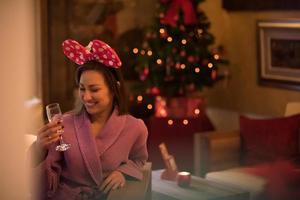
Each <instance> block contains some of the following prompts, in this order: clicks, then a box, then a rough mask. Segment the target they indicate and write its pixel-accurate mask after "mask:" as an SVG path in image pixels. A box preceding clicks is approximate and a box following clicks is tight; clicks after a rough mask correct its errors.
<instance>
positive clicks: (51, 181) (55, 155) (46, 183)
mask: <svg viewBox="0 0 300 200" xmlns="http://www.w3.org/2000/svg"><path fill="white" fill-rule="evenodd" d="M35 145H36V144H35V143H33V144H32V145H31V147H30V148H29V150H28V154H29V158H30V161H31V162H34V163H32V167H31V174H32V178H33V186H34V188H33V191H32V192H33V193H34V194H33V195H34V196H36V199H46V197H51V196H52V195H53V194H54V193H55V191H56V189H57V187H58V184H59V177H60V174H61V171H62V167H61V161H62V156H61V154H60V153H59V152H57V151H55V146H56V145H57V144H53V145H52V146H50V148H49V150H48V154H47V155H46V157H45V158H44V160H40V162H38V163H37V162H36V161H33V158H34V157H35V156H34V154H36V153H37V151H36V146H35Z"/></svg>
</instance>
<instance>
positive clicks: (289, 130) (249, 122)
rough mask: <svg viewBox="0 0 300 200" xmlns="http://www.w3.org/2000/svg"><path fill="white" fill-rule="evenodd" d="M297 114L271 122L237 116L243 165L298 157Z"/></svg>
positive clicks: (274, 119)
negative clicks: (238, 117) (238, 118)
mask: <svg viewBox="0 0 300 200" xmlns="http://www.w3.org/2000/svg"><path fill="white" fill-rule="evenodd" d="M299 128H300V114H298V115H293V116H290V117H282V118H273V119H250V118H248V117H245V116H240V131H241V142H242V152H243V160H242V162H243V163H244V164H246V165H249V164H250V165H251V164H259V163H264V162H269V161H274V160H296V159H297V158H299Z"/></svg>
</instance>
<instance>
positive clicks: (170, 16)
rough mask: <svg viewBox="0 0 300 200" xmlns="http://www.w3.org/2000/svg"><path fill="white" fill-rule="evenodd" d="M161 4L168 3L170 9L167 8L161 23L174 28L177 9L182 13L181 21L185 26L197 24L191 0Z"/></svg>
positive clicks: (166, 1)
mask: <svg viewBox="0 0 300 200" xmlns="http://www.w3.org/2000/svg"><path fill="white" fill-rule="evenodd" d="M170 1H172V2H170ZM161 2H162V3H168V2H170V7H169V8H168V10H167V12H166V14H165V16H164V18H163V19H162V23H165V24H169V25H171V26H176V22H177V20H178V12H179V9H182V11H183V20H184V23H185V24H186V25H192V24H196V23H197V18H196V13H195V10H194V6H193V3H192V1H191V0H161Z"/></svg>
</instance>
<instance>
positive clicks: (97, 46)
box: [62, 39, 122, 68]
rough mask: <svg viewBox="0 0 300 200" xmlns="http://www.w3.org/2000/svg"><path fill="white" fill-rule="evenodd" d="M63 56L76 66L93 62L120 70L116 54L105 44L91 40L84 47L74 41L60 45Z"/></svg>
mask: <svg viewBox="0 0 300 200" xmlns="http://www.w3.org/2000/svg"><path fill="white" fill-rule="evenodd" d="M62 47H63V51H64V54H65V55H66V56H67V57H68V58H69V59H70V60H72V61H73V62H75V63H76V64H78V65H83V64H84V63H86V62H88V61H91V60H95V61H97V62H100V63H102V64H104V65H105V66H107V67H112V68H120V67H121V65H122V63H121V60H120V58H119V56H118V55H117V53H116V52H115V51H114V50H113V48H111V47H110V46H109V45H108V44H106V43H105V42H102V41H100V40H93V41H91V42H90V43H89V45H88V46H86V47H84V46H82V45H81V44H79V43H78V42H77V41H75V40H71V39H68V40H65V41H64V42H63V43H62Z"/></svg>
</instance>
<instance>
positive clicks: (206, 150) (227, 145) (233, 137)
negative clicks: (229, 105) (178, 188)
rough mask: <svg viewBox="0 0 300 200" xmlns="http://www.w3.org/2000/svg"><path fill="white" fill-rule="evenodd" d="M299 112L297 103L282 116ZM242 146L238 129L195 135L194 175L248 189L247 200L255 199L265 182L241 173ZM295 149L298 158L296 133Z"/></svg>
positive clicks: (242, 170)
mask: <svg viewBox="0 0 300 200" xmlns="http://www.w3.org/2000/svg"><path fill="white" fill-rule="evenodd" d="M298 113H300V103H299V102H292V103H289V104H288V105H287V107H286V111H285V116H290V115H294V114H298ZM298 124H299V123H298ZM297 130H299V129H297ZM297 133H298V132H297ZM272 137H273V136H272ZM280 142H281V141H280ZM242 145H244V143H242V139H241V135H240V130H234V131H214V132H205V133H199V134H195V135H194V169H195V174H196V175H198V176H202V177H205V178H206V179H209V180H211V181H215V182H218V183H223V184H227V185H232V186H234V187H238V188H242V189H244V190H247V191H249V192H250V198H251V199H256V198H257V197H258V196H259V195H260V194H261V193H262V191H263V190H264V189H265V188H266V185H267V184H268V182H267V180H266V179H265V178H263V177H262V176H256V175H253V174H249V173H245V171H244V170H245V167H247V166H245V165H242V163H241V160H242V158H244V152H243V153H242V149H243V148H242ZM298 147H299V149H298V155H300V134H298ZM287 148H289V147H287Z"/></svg>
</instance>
